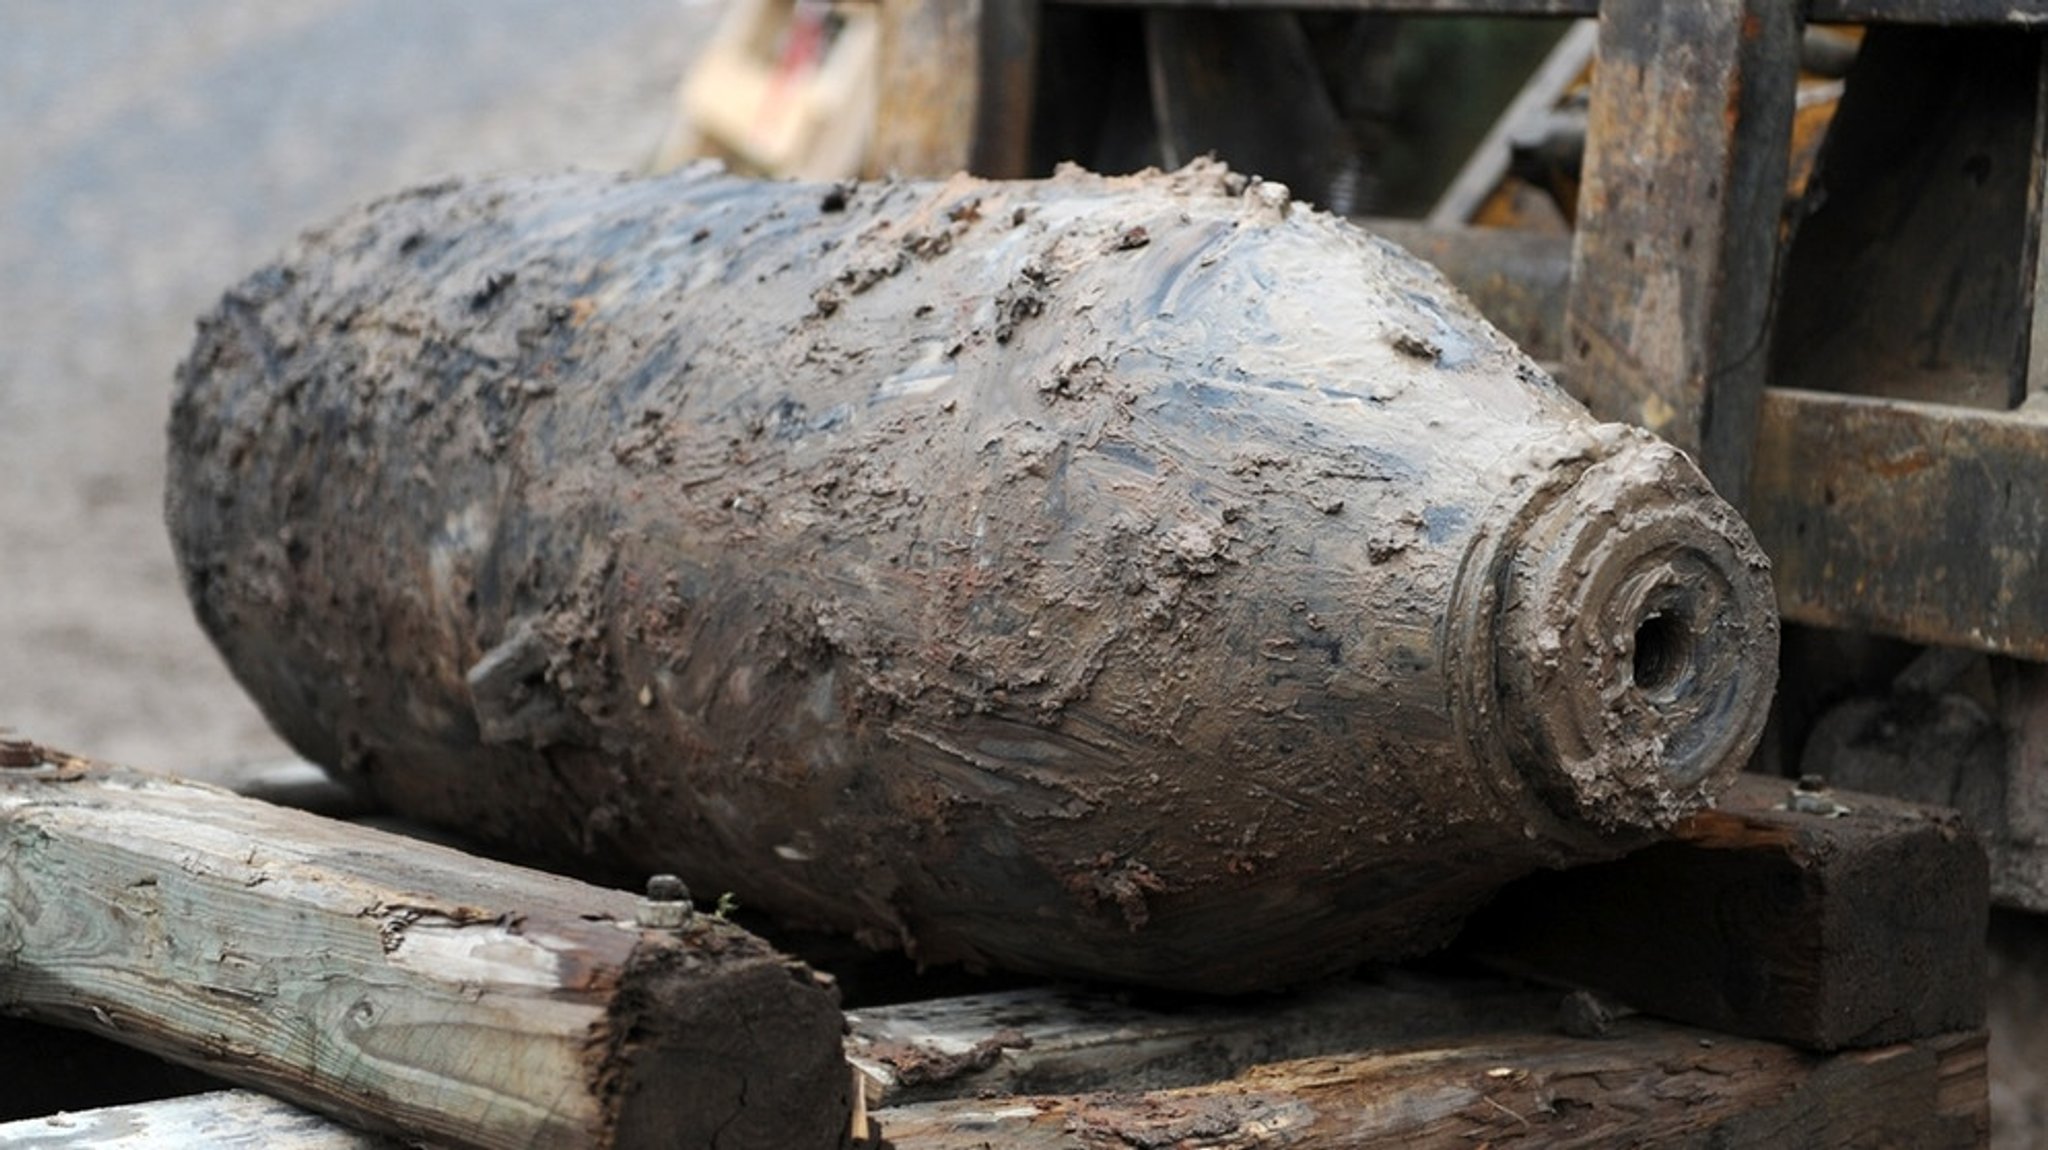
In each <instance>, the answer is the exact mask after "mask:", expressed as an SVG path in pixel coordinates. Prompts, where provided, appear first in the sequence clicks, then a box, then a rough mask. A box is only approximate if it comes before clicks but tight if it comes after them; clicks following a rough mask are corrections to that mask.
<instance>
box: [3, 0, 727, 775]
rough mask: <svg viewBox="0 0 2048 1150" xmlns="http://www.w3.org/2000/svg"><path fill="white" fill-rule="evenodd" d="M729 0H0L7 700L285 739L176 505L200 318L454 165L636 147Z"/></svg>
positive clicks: (121, 734)
mask: <svg viewBox="0 0 2048 1150" xmlns="http://www.w3.org/2000/svg"><path fill="white" fill-rule="evenodd" d="M722 8H723V0H604V2H603V3H593V4H561V3H555V2H552V0H493V3H490V4H488V5H477V4H464V3H459V2H457V0H294V2H293V3H290V4H278V3H273V2H270V0H206V2H204V3H178V4H163V3H157V2H155V0H95V2H93V3H89V4H81V3H74V2H72V0H0V725H10V726H14V727H16V728H18V729H20V730H22V731H23V732H25V733H32V734H33V735H34V737H35V738H37V739H39V740H42V741H45V742H48V743H50V744H52V745H55V746H59V747H63V748H66V749H67V750H72V751H76V752H78V753H81V754H90V755H95V756H99V757H103V758H109V759H114V760H118V761H122V762H128V763H133V764H136V765H141V766H149V767H153V768H163V769H170V770H178V771H184V772H188V773H198V774H204V775H208V776H209V777H215V778H222V779H223V780H228V779H229V778H230V776H232V775H233V774H234V773H235V772H236V771H237V770H239V769H242V768H244V767H246V766H248V765H251V764H261V763H263V762H266V761H275V760H278V759H280V758H284V757H286V756H287V755H288V752H287V751H286V749H285V748H284V746H283V744H281V743H280V742H278V740H277V739H276V737H275V736H274V735H272V734H271V733H270V731H269V728H268V727H267V726H265V724H264V722H263V719H262V717H261V716H260V715H258V714H257V712H256V709H255V706H254V705H253V704H251V703H250V702H249V701H248V700H247V699H245V698H244V697H243V695H242V692H241V690H240V689H239V688H238V687H237V686H236V685H235V684H234V682H233V680H232V679H231V678H230V677H229V676H228V673H227V671H226V669H225V668H224V667H223V666H222V664H221V662H220V660H219V658H218V657H217V656H216V655H215V654H214V652H213V648H212V647H211V646H210V645H209V644H208V643H207V641H206V639H205V638H204V637H203V636H202V635H201V634H200V632H199V629H198V626H197V624H195V623H194V622H193V618H192V612H191V610H190V609H189V608H188V607H187V606H186V603H185V596H184V592H183V590H182V588H181V587H180V585H179V581H178V574H177V571H176V569H175V567H174V566H173V564H172V560H171V554H170V548H169V544H168V543H167V541H166V538H165V534H164V529H163V525H162V503H163V452H164V447H163V432H164V419H165V415H166V412H167V411H168V405H169V397H170V387H171V371H172V368H173V367H174V365H175V364H176V363H177V361H178V359H179V358H180V357H181V356H182V355H183V354H184V353H185V350H186V348H187V347H188V346H189V345H190V342H191V338H192V331H193V321H194V319H195V318H196V317H197V316H198V315H199V313H200V312H201V311H202V310H204V309H205V308H207V307H208V306H210V305H211V304H212V303H213V302H214V301H215V300H216V299H218V298H219V296H220V293H221V292H222V291H223V290H224V289H225V288H227V287H228V286H229V285H230V284H232V283H234V282H235V281H236V280H237V279H239V278H241V277H242V276H243V275H245V274H247V273H248V272H250V271H252V270H254V269H255V268H256V266H257V265H258V264H260V263H262V262H264V261H266V260H268V259H269V258H271V257H272V256H274V255H275V254H277V253H278V252H279V251H280V250H281V249H282V248H283V247H284V246H285V245H286V244H287V243H288V242H289V241H290V240H291V239H292V237H293V236H294V235H295V234H296V233H297V232H298V231H299V230H300V229H302V228H305V227H308V226H310V225H312V224H315V223H318V222H320V221H322V220H324V219H325V218H328V217H331V216H333V215H335V214H336V213H338V212H340V211H341V210H342V209H343V208H345V207H347V206H349V205H350V204H353V203H356V202H358V201H361V200H364V199H367V198H370V197H372V196H376V195H379V194H382V193H384V192H388V191H392V190H394V189H397V188H400V187H403V186H405V185H407V184H412V183H418V182H422V181H425V180H430V179H432V178H434V177H437V176H440V175H444V174H449V173H474V172H486V171H505V170H515V169H547V168H561V167H565V166H578V167H593V168H604V169H614V170H625V169H635V168H640V167H642V166H644V165H646V164H647V163H648V162H649V161H650V160H651V158H652V157H653V155H654V153H655V151H656V150H657V148H658V147H659V146H660V144H661V142H662V139H663V136H664V133H665V132H667V131H668V130H669V128H670V120H671V109H672V108H673V107H674V104H675V100H674V92H675V88H676V85H677V82H678V80H679V79H680V77H681V76H682V75H683V73H684V72H685V70H686V69H687V68H688V66H689V64H690V62H691V61H692V59H693V58H694V57H695V55H696V54H697V53H698V51H699V50H700V49H701V47H702V45H703V44H704V42H705V40H706V39H707V38H708V36H709V33H710V30H711V28H712V26H713V25H714V24H715V23H716V22H717V17H718V14H719V12H720V11H721V10H722Z"/></svg>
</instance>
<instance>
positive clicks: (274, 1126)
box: [0, 1090, 402, 1150]
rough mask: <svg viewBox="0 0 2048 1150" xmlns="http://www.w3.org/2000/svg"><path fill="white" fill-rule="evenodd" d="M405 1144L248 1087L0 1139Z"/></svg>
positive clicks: (69, 1118)
mask: <svg viewBox="0 0 2048 1150" xmlns="http://www.w3.org/2000/svg"><path fill="white" fill-rule="evenodd" d="M401 1145H402V1143H399V1142H395V1141H393V1140H391V1139H389V1138H385V1137H382V1136H381V1135H376V1134H365V1133H363V1132H362V1131H360V1130H355V1129H351V1128H350V1127H347V1126H343V1125H341V1124H340V1123H338V1122H334V1121H331V1120H329V1119H326V1118H322V1117H320V1116H319V1115H318V1114H314V1113H311V1112H310V1111H306V1110H301V1109H299V1108H298V1107H296V1106H293V1105H292V1104H291V1103H289V1102H281V1101H279V1100H278V1099H275V1098H271V1097H269V1096H267V1095H263V1094H257V1093H254V1092H253V1091H248V1090H222V1091H216V1092H214V1093H210V1094H196V1095H192V1096H190V1097H186V1098H172V1099H167V1100H165V1101H160V1102H140V1103H135V1104H132V1105H128V1106H110V1107H106V1108H104V1109H99V1110H88V1111H83V1112H81V1113H76V1114H53V1115H50V1116H48V1117H44V1118H31V1119H26V1120H24V1121H20V1122H9V1123H6V1124H5V1125H0V1146H7V1147H10V1148H12V1150H86V1148H88V1147H90V1148H91V1150H398V1147H399V1146H401Z"/></svg>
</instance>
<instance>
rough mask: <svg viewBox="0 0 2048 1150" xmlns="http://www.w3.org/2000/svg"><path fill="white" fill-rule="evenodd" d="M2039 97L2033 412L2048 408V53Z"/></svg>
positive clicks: (2030, 362)
mask: <svg viewBox="0 0 2048 1150" xmlns="http://www.w3.org/2000/svg"><path fill="white" fill-rule="evenodd" d="M2038 93H2039V94H2038V95H2037V96H2036V97H2035V98H2034V155H2033V162H2032V163H2031V164H2029V165H2028V169H2027V171H2028V176H2027V224H2026V243H2027V245H2028V246H2030V247H2031V248H2032V249H2033V251H2032V254H2033V257H2034V258H2033V260H2032V263H2031V268H2030V270H2031V272H2032V278H2031V279H2029V280H2028V281H2027V282H2026V283H2025V284H2024V285H2023V290H2022V293H2021V295H2020V298H2021V299H2023V300H2026V301H2028V306H2030V307H2031V308H2032V310H2033V318H2032V321H2031V323H2030V325H2029V330H2028V332H2027V351H2026V356H2025V359H2024V365H2025V366H2024V370H2025V372H2026V381H2025V382H2026V389H2025V393H2024V395H2023V397H2022V401H2023V402H2025V403H2026V404H2028V405H2030V406H2031V407H2034V408H2044V407H2048V244H2044V243H2042V242H2041V230H2042V227H2043V225H2044V223H2048V52H2043V53H2042V54H2041V64H2040V84H2039V86H2038ZM2023 266H2025V265H2023Z"/></svg>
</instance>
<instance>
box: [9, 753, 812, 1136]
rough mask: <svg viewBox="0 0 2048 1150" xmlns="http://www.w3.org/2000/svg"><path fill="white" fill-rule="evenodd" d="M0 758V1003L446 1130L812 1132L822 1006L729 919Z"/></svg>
mask: <svg viewBox="0 0 2048 1150" xmlns="http://www.w3.org/2000/svg"><path fill="white" fill-rule="evenodd" d="M41 757H44V758H47V759H54V760H55V764H56V765H43V766H38V767H32V768H16V769H10V770H5V771H0V907H5V908H6V909H7V913H6V914H4V915H0V1011H4V1012H6V1013H10V1014H18V1015H27V1016H31V1017H35V1018H38V1019H42V1020H46V1021H54V1022H61V1023H64V1024H67V1025H71V1026H76V1027H80V1028H82V1029H85V1030H88V1031H91V1032H94V1033H97V1034H101V1035H104V1036H106V1037H109V1038H113V1039H116V1040H118V1041H121V1042H124V1043H127V1044H129V1045H132V1046H135V1047H138V1048H140V1049H144V1050H148V1051H151V1052H153V1053H156V1054H159V1055H162V1056H163V1057H165V1058H169V1059H171V1060H173V1061H177V1062H181V1063H184V1064H187V1065H192V1066H199V1067H203V1068H204V1069H206V1070H207V1071H208V1072H210V1073H213V1074H215V1075H218V1076H219V1077H221V1078H223V1079H226V1080H229V1081H233V1082H237V1083H241V1084H244V1085H250V1086H254V1087H257V1088H259V1089H262V1090H264V1091H267V1092H269V1093H273V1094H276V1095H278V1096H280V1097H284V1098H287V1099H290V1100H293V1101H296V1102H299V1103H301V1104H303V1105H305V1106H307V1107H309V1108H312V1109H315V1110H319V1111H321V1112H324V1113H327V1114H330V1115H334V1116H337V1117H340V1118H342V1119H344V1120H346V1121H349V1122H351V1123H355V1124H359V1125H362V1126H365V1127H369V1128H375V1129H380V1130H386V1131H392V1132H396V1133H400V1134H402V1135H404V1136H407V1137H413V1138H426V1139H431V1140H434V1141H437V1142H445V1143H448V1144H451V1145H460V1146H478V1147H549V1146H554V1147H596V1146H647V1145H662V1146H667V1145H674V1144H677V1143H676V1141H675V1140H677V1139H680V1141H681V1143H682V1144H701V1145H708V1144H710V1142H711V1139H712V1137H713V1134H714V1133H719V1135H720V1137H721V1138H722V1141H721V1142H720V1145H724V1146H735V1145H748V1146H764V1147H765V1146H783V1145H791V1146H794V1145H810V1144H814V1143H815V1144H822V1143H823V1142H824V1141H825V1140H828V1139H830V1138H832V1137H835V1136H836V1135H837V1133H839V1132H842V1131H843V1130H844V1129H845V1124H846V1123H847V1121H848V1120H849V1116H850V1099H849V1097H848V1096H849V1093H850V1092H849V1088H848V1086H847V1083H846V1077H845V1072H844V1070H843V1068H842V1064H841V1053H840V1049H839V1030H840V1025H841V1016H840V1015H839V1013H838V1011H837V1009H836V1003H835V1000H834V997H833V995H832V993H831V991H830V990H829V989H828V988H826V987H824V986H822V985H820V984H819V983H817V982H814V981H813V976H812V975H811V974H810V973H809V972H808V971H807V970H805V969H804V968H803V967H801V966H800V965H798V964H796V963H794V962H791V961H790V960H787V959H785V958H783V957H782V956H780V955H778V954H777V953H775V952H774V951H773V950H772V949H771V948H769V947H768V946H767V945H766V944H765V943H762V942H760V941H759V940H757V939H755V938H753V937H752V936H751V935H747V934H746V933H745V932H743V931H740V930H739V929H738V928H736V927H733V926H731V925H729V924H726V923H723V922H719V921H715V920H712V919H710V918H708V917H706V916H698V917H697V918H695V919H694V920H693V921H692V923H691V924H690V926H688V927H687V928H686V929H682V930H678V931H664V930H651V929H641V928H640V927H638V926H636V925H635V916H636V914H638V913H640V909H639V906H638V905H637V904H636V900H635V899H634V897H633V896H631V895H628V894H625V893H622V892H618V891H608V890H602V889H599V888H595V887H591V886H587V885H585V884H582V883H577V882H573V881H570V880H567V879H562V878H558V877H556V876H553V875H547V874H542V873H539V872H535V871H529V870H525V869H522V868H518V867H511V866H505V865H502V864H497V863H490V862H485V861H482V860H479V859H476V858H473V857H471V856H468V855H464V854H461V853H458V852H455V851H451V850H447V849H444V848H440V847H435V846H431V845H428V844H424V843H420V842H416V841H412V840H407V839H400V838H396V837H394V836H390V835H385V834H382V833H379V832H375V831H370V830H366V829H363V828H360V827H355V826H351V825H348V824H344V823H336V822H332V821H329V820H325V819H321V818H318V817H315V816H311V815H307V814H304V813H301V812H297V811H289V810H283V809H280V808H276V807H272V806H269V805H268V804H265V803H260V802H255V801H253V800H249V799H244V798H240V797H237V796H234V795H230V794H228V793H226V792H224V791H220V790H216V789H214V788H211V787H206V786H201V785H198V784H194V783H189V782H184V781H180V780H175V779H170V778H165V777H160V776H151V775H145V774H141V773H137V772H132V771H126V770H120V769H113V768H106V767H100V766H96V765H91V764H87V763H84V762H82V761H80V760H75V759H66V758H63V757H62V756H52V755H48V754H47V753H45V754H44V755H43V756H41Z"/></svg>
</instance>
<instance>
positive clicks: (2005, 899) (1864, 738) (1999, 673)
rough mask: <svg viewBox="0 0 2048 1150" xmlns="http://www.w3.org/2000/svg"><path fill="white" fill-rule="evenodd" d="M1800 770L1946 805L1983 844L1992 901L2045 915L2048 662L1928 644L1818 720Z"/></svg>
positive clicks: (2047, 878) (2047, 900)
mask: <svg viewBox="0 0 2048 1150" xmlns="http://www.w3.org/2000/svg"><path fill="white" fill-rule="evenodd" d="M1930 670H1931V671H1933V672H1934V673H1932V674H1930V673H1929V672H1930ZM1799 767H1800V769H1801V770H1803V771H1807V772H1811V773H1816V774H1820V775H1822V776H1824V777H1826V778H1828V779H1831V780H1839V781H1840V782H1841V784H1842V785H1844V786H1852V787H1860V788H1863V789H1867V790H1873V791H1879V792H1882V793H1884V794H1890V795H1899V796H1902V797H1905V798H1909V799H1913V800H1915V801H1917V802H1926V803H1939V804H1941V805H1943V806H1949V807H1954V808H1955V809H1956V810H1958V811H1960V812H1961V813H1962V814H1963V816H1964V817H1966V818H1967V819H1968V820H1969V821H1970V825H1971V826H1973V827H1975V828H1977V831H1978V833H1980V834H1981V835H1983V837H1984V844H1985V848H1986V850H1987V852H1988V853H1989V855H1990V858H1991V897H1992V899H1993V900H1994V901H1995V902H1997V903H1999V904H2000V905H2003V906H2009V907H2015V908H2019V909H2022V910H2029V911H2034V912H2036V913H2039V912H2044V911H2048V666H2044V665H2043V664H2041V663H2030V662H2022V661H2020V660H2016V659H2002V658H1997V657H1987V656H1983V655H1976V654H1973V653H1971V652H1968V651H1963V650H1960V649H1958V648H1930V649H1929V650H1928V651H1926V652H1925V653H1924V654H1923V655H1921V657H1920V658H1919V659H1917V660H1916V661H1915V662H1914V663H1913V664H1911V665H1910V666H1909V667H1908V668H1907V669H1906V671H1905V672H1903V673H1901V674H1900V675H1899V676H1898V677H1897V679H1896V681H1894V682H1893V683H1891V684H1889V686H1888V687H1887V688H1883V689H1879V690H1866V691H1862V692H1859V693H1856V694H1854V695H1851V696H1850V697H1848V698H1846V699H1842V700H1841V701H1840V702H1839V703H1837V705H1835V706H1834V707H1833V708H1831V709H1830V710H1829V711H1828V712H1827V713H1826V714H1825V715H1823V716H1821V717H1820V719H1819V721H1818V722H1816V723H1815V724H1814V725H1813V732H1812V735H1811V737H1809V738H1808V739H1807V740H1806V743H1805V745H1804V747H1803V748H1802V753H1801V757H1800V761H1799Z"/></svg>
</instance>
